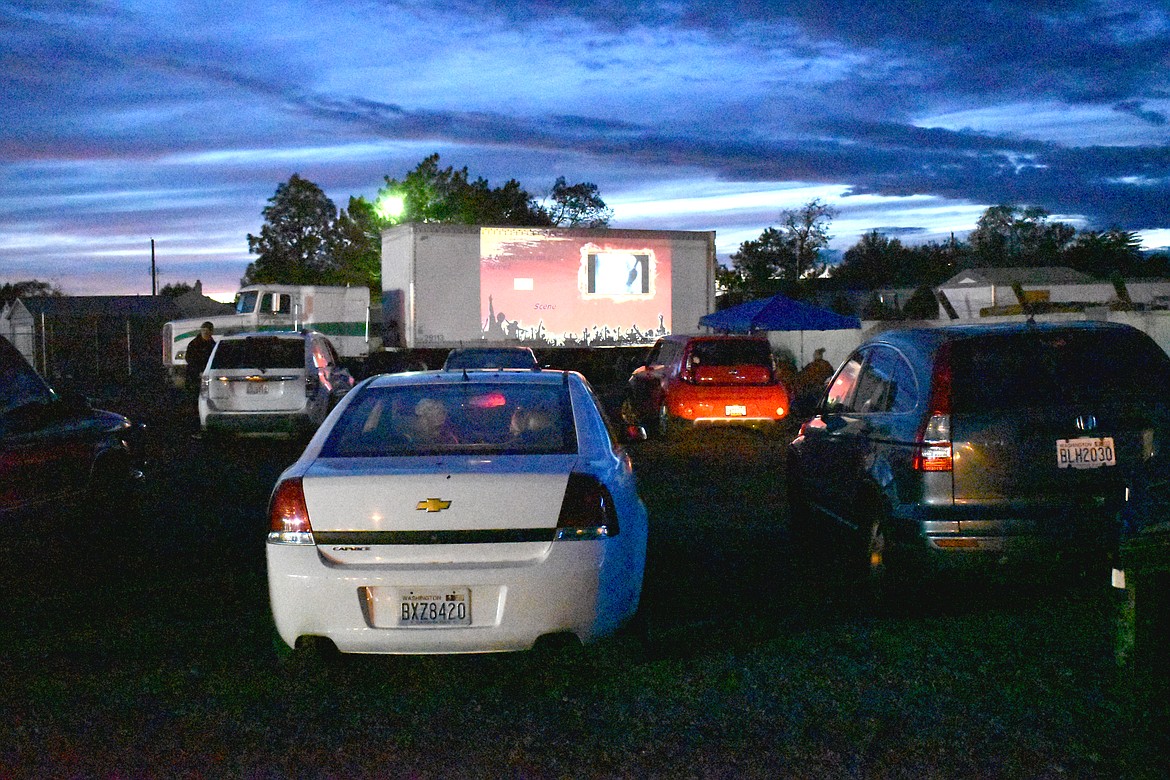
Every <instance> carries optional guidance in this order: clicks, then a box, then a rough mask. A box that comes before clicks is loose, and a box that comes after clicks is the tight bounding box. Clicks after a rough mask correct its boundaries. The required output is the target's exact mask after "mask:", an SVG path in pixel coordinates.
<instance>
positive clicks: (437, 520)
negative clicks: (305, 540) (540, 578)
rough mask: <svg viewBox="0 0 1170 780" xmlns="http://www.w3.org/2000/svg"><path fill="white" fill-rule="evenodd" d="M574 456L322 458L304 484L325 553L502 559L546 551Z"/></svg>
mask: <svg viewBox="0 0 1170 780" xmlns="http://www.w3.org/2000/svg"><path fill="white" fill-rule="evenodd" d="M575 462H576V456H573V455H542V456H531V455H529V456H507V455H503V456H494V457H490V458H488V457H479V456H441V457H386V458H362V459H356V458H354V459H350V458H339V459H330V460H328V461H318V463H316V464H314V466H313V467H312V468H311V469H310V470H309V472H308V473H307V474H306V475H305V477H304V481H303V484H304V493H305V501H306V505H307V507H308V512H309V518H310V520H311V522H312V526H313V533H314V537H315V538H316V540H317V543H318V549H319V550H321V552H322V554H323V555H325V556H326V557H327V558H331V559H335V560H338V561H344V562H345V563H373V562H377V563H389V562H411V563H419V562H427V563H456V562H460V561H471V560H474V561H477V562H483V561H485V560H488V561H492V560H494V561H499V562H506V561H518V560H525V559H530V558H534V557H539V556H541V555H543V554H545V553H546V552H547V549H548V546H549V545H550V544H551V543H552V541H553V537H554V535H555V533H556V526H557V519H558V516H559V514H560V510H561V502H562V499H563V498H564V495H565V487H566V485H567V483H568V479H569V474H570V472H571V471H572V468H573V465H574V464H575ZM337 548H347V549H337ZM335 552H336V553H344V555H342V556H337V555H334V553H335Z"/></svg>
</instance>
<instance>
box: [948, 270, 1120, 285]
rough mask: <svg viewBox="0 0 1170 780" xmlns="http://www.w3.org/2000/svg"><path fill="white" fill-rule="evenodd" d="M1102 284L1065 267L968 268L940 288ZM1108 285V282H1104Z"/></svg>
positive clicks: (1098, 280)
mask: <svg viewBox="0 0 1170 780" xmlns="http://www.w3.org/2000/svg"><path fill="white" fill-rule="evenodd" d="M1016 283H1019V284H1102V283H1103V282H1102V281H1101V280H1100V279H1094V278H1093V277H1091V276H1089V275H1088V274H1083V273H1081V272H1080V271H1074V270H1073V269H1071V268H1066V267H1064V266H1051V267H1040V268H1028V267H1022V268H1010V267H1009V268H966V269H964V270H962V271H959V272H958V273H957V274H955V275H954V276H952V277H951V278H950V279H947V280H946V281H945V282H943V283H942V284H941V285H939V286H940V287H968V286H980V287H982V286H988V285H995V286H996V287H1010V286H1011V285H1013V284H1016ZM1104 284H1108V282H1104Z"/></svg>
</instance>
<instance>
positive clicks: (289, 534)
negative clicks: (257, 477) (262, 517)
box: [268, 477, 316, 544]
mask: <svg viewBox="0 0 1170 780" xmlns="http://www.w3.org/2000/svg"><path fill="white" fill-rule="evenodd" d="M268 541H269V542H275V543H277V544H316V541H315V540H314V539H313V526H312V524H311V523H309V507H308V506H307V505H306V504H305V488H304V485H303V484H302V483H301V478H300V477H293V478H292V479H286V480H284V481H282V482H281V483H280V484H279V485H277V486H276V489H275V490H273V491H272V498H271V500H269V502H268Z"/></svg>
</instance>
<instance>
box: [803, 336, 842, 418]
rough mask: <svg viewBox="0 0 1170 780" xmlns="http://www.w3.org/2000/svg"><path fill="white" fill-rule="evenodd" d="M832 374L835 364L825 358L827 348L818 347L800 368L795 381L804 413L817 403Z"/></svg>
mask: <svg viewBox="0 0 1170 780" xmlns="http://www.w3.org/2000/svg"><path fill="white" fill-rule="evenodd" d="M832 375H833V364H832V363H830V362H829V361H827V360H825V348H824V347H818V348H817V349H816V350H815V351H814V352H813V359H812V360H811V361H809V363H808V365H806V366H805V367H804V368H802V369H800V373H799V374H797V375H796V381H795V383H794V384H795V385H796V395H797V399H798V400H799V402H800V406H801V412H802V413H805V412H807V410H808V409H809V407H810V406H811V405H812V404H814V403H816V400H817V397H818V396H819V395H820V394H821V391H822V390H824V389H825V382H827V381H829V377H831V376H832Z"/></svg>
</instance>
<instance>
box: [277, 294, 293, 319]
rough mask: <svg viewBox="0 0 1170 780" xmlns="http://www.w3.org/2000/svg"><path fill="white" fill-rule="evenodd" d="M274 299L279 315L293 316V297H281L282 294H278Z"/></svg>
mask: <svg viewBox="0 0 1170 780" xmlns="http://www.w3.org/2000/svg"><path fill="white" fill-rule="evenodd" d="M273 298H274V299H275V300H276V313H277V314H291V313H292V296H291V295H281V294H280V293H277V294H276V295H274V296H273Z"/></svg>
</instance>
